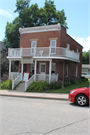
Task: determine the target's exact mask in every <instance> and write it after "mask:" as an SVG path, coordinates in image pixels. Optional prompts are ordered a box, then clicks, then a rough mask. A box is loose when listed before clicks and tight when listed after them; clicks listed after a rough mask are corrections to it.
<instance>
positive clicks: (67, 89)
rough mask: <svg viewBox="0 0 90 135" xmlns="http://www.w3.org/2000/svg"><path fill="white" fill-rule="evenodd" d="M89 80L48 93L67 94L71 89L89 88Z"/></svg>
mask: <svg viewBox="0 0 90 135" xmlns="http://www.w3.org/2000/svg"><path fill="white" fill-rule="evenodd" d="M89 83H90V82H89V80H86V81H84V82H80V83H77V84H73V85H69V86H67V87H63V88H61V89H58V90H49V93H69V92H70V91H71V90H73V89H77V88H82V87H89Z"/></svg>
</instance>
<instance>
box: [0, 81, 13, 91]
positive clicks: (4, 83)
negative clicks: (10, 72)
mask: <svg viewBox="0 0 90 135" xmlns="http://www.w3.org/2000/svg"><path fill="white" fill-rule="evenodd" d="M1 89H6V90H11V89H12V80H5V81H1Z"/></svg>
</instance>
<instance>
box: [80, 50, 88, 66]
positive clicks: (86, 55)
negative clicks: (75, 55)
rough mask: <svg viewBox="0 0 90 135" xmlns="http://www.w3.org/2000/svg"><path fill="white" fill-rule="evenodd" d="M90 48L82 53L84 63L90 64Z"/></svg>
mask: <svg viewBox="0 0 90 135" xmlns="http://www.w3.org/2000/svg"><path fill="white" fill-rule="evenodd" d="M89 59H90V50H89V51H87V52H85V51H84V52H83V53H82V64H89Z"/></svg>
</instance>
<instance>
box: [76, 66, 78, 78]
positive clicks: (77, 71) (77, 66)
mask: <svg viewBox="0 0 90 135" xmlns="http://www.w3.org/2000/svg"><path fill="white" fill-rule="evenodd" d="M77 74H78V65H76V77H77Z"/></svg>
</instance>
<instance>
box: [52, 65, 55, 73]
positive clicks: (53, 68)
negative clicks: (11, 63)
mask: <svg viewBox="0 0 90 135" xmlns="http://www.w3.org/2000/svg"><path fill="white" fill-rule="evenodd" d="M51 74H55V63H52V65H51Z"/></svg>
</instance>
